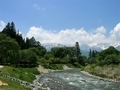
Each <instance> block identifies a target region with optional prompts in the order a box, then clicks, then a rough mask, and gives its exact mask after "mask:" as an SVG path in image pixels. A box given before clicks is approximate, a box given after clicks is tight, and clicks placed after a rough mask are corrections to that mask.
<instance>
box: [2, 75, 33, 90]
mask: <svg viewBox="0 0 120 90" xmlns="http://www.w3.org/2000/svg"><path fill="white" fill-rule="evenodd" d="M0 80H1V81H2V82H4V83H7V84H8V86H0V90H16V89H17V90H31V89H30V88H26V87H25V86H23V85H20V83H18V82H16V81H11V80H8V79H5V78H2V77H0Z"/></svg>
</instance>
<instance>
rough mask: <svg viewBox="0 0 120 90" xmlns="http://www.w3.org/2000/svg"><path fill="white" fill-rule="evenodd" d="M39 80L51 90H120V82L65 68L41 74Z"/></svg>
mask: <svg viewBox="0 0 120 90" xmlns="http://www.w3.org/2000/svg"><path fill="white" fill-rule="evenodd" d="M39 82H40V83H42V84H43V85H42V86H43V87H45V88H46V87H49V88H50V90H120V83H117V82H110V81H104V80H99V79H96V78H93V77H90V76H87V75H85V74H83V73H81V72H80V70H65V71H58V72H51V73H48V74H44V75H41V78H40V79H39Z"/></svg>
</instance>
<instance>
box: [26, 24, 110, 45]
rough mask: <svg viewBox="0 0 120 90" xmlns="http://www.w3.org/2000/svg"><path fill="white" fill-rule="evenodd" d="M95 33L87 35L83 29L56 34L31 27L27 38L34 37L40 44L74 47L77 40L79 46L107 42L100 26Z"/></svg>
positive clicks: (67, 30)
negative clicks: (59, 44)
mask: <svg viewBox="0 0 120 90" xmlns="http://www.w3.org/2000/svg"><path fill="white" fill-rule="evenodd" d="M95 32H96V33H89V32H87V31H86V30H85V29H84V28H81V29H74V28H73V29H66V30H61V31H60V32H58V33H54V32H51V31H48V30H45V29H43V28H42V27H35V26H33V27H31V28H30V30H29V32H28V33H27V37H32V36H34V37H35V38H36V40H39V41H40V42H41V43H61V44H66V45H74V44H75V41H76V40H77V41H78V42H79V44H83V43H86V44H89V45H96V44H97V43H103V42H108V41H109V40H107V39H108V38H107V37H106V36H105V35H104V33H105V32H106V29H105V28H104V27H103V26H101V27H99V28H97V29H96V30H95Z"/></svg>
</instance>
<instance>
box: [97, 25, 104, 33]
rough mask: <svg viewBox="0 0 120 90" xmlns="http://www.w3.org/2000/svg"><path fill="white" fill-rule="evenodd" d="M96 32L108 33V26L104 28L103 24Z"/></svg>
mask: <svg viewBox="0 0 120 90" xmlns="http://www.w3.org/2000/svg"><path fill="white" fill-rule="evenodd" d="M95 32H96V33H101V34H104V33H106V28H104V27H103V26H101V27H99V28H97V29H96V31H95Z"/></svg>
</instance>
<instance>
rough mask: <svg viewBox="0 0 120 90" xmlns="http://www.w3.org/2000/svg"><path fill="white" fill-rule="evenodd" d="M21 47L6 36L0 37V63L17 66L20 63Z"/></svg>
mask: <svg viewBox="0 0 120 90" xmlns="http://www.w3.org/2000/svg"><path fill="white" fill-rule="evenodd" d="M18 57H19V45H18V43H17V42H16V41H15V40H14V39H11V38H10V37H7V36H6V35H5V34H1V35H0V63H1V64H15V63H18Z"/></svg>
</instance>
